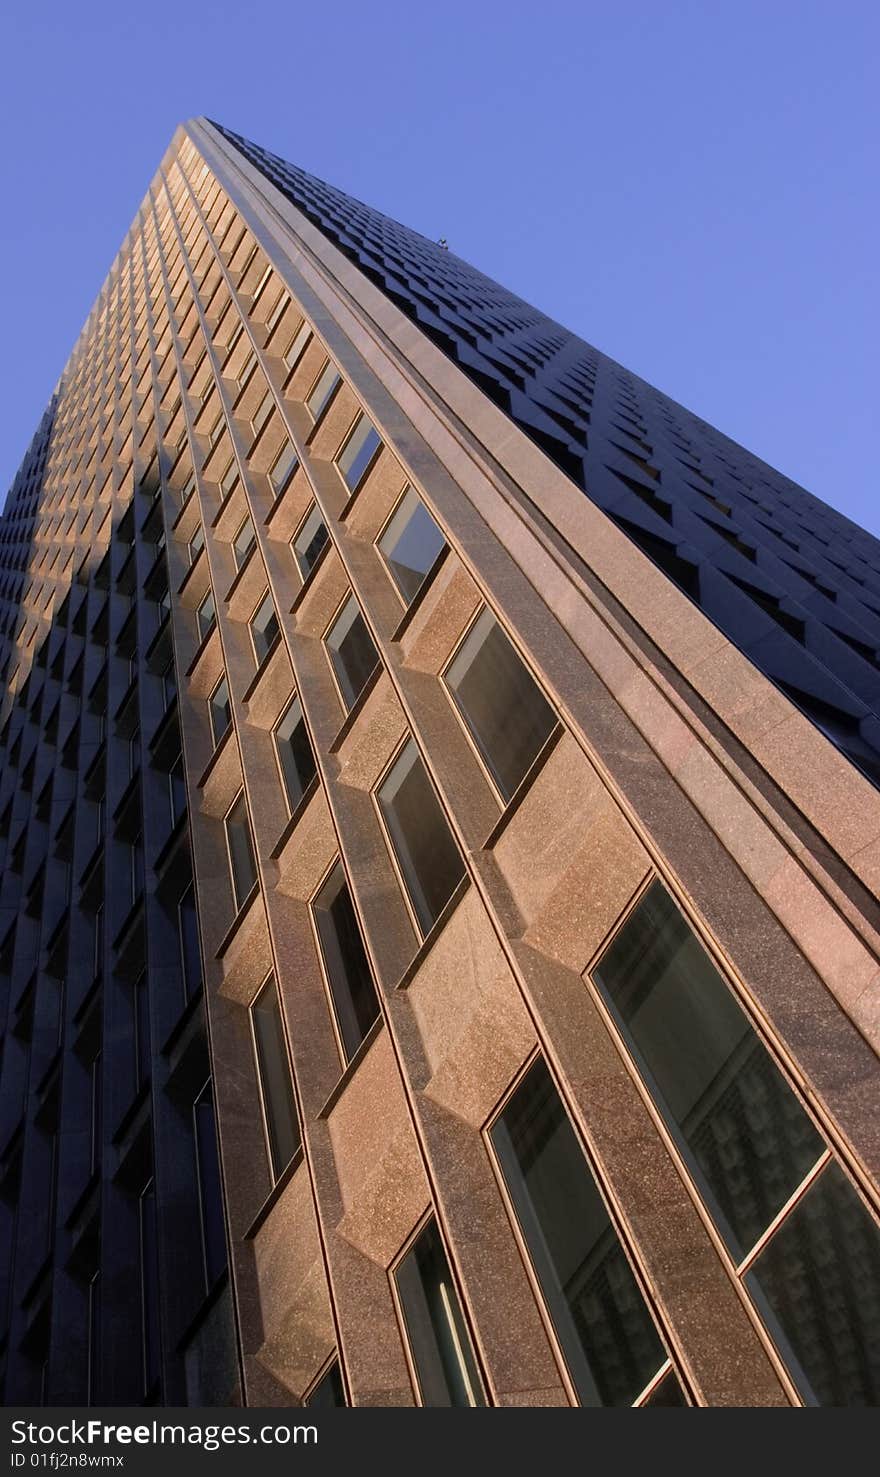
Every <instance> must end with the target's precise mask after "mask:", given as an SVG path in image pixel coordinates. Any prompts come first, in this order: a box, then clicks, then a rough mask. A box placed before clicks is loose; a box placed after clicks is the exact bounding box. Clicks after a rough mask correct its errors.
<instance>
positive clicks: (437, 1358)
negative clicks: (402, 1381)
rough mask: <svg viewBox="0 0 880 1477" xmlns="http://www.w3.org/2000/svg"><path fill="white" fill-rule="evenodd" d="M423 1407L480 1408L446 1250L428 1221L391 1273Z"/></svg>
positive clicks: (474, 1370)
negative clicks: (395, 1285) (454, 1406)
mask: <svg viewBox="0 0 880 1477" xmlns="http://www.w3.org/2000/svg"><path fill="white" fill-rule="evenodd" d="M394 1277H395V1281H396V1283H397V1290H398V1292H399V1294H400V1302H401V1306H402V1308H403V1316H404V1321H405V1323H406V1333H407V1338H408V1340H409V1347H410V1352H411V1353H412V1357H413V1363H414V1364H415V1367H416V1374H417V1376H418V1382H419V1393H420V1395H421V1400H422V1404H423V1405H428V1406H450V1405H466V1406H467V1405H470V1406H474V1405H485V1403H486V1402H485V1400H484V1399H483V1392H482V1389H481V1388H480V1379H479V1375H478V1374H477V1366H476V1362H475V1360H474V1355H473V1350H472V1348H471V1341H470V1338H469V1337H468V1331H467V1328H466V1327H465V1322H464V1318H463V1317H462V1312H461V1307H460V1304H459V1301H458V1293H457V1292H456V1289H455V1283H454V1282H453V1280H452V1274H451V1272H450V1270H449V1262H448V1261H447V1258H446V1248H445V1247H444V1245H443V1242H442V1240H441V1238H440V1232H439V1231H438V1229H437V1223H436V1221H435V1220H433V1219H432V1220H431V1221H430V1222H429V1223H428V1225H427V1226H426V1227H425V1229H424V1231H422V1233H421V1235H420V1236H419V1238H418V1240H417V1241H416V1242H415V1244H414V1246H413V1247H412V1248H411V1250H410V1251H408V1252H407V1254H406V1256H405V1257H404V1258H403V1260H402V1262H401V1263H400V1266H399V1267H398V1268H397V1271H396V1272H395V1274H394Z"/></svg>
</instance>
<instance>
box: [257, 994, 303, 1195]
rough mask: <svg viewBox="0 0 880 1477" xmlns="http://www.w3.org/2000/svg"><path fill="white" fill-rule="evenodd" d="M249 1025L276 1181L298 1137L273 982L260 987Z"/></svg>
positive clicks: (298, 1144)
mask: <svg viewBox="0 0 880 1477" xmlns="http://www.w3.org/2000/svg"><path fill="white" fill-rule="evenodd" d="M251 1022H252V1024H253V1028H254V1047H255V1050H256V1054H257V1071H258V1073H259V1078H260V1092H261V1094H262V1098H263V1110H264V1112H265V1115H266V1130H267V1133H268V1135H269V1154H270V1158H271V1161H272V1173H273V1175H274V1176H275V1178H276V1179H278V1177H279V1175H280V1174H282V1173H283V1172H284V1170H285V1169H286V1168H287V1166H288V1164H289V1163H290V1161H291V1159H292V1158H293V1156H294V1154H295V1153H296V1152H297V1150H298V1149H299V1146H300V1134H299V1119H298V1118H297V1114H296V1103H295V1101H294V1097H293V1086H292V1084H291V1080H290V1062H289V1060H288V1056H287V1045H286V1042H285V1040H284V1027H283V1025H282V1023H281V1006H280V1004H279V1001H278V990H277V988H276V986H275V981H274V979H271V980H269V982H268V984H266V985H264V987H263V989H262V990H261V991H260V993H259V995H258V996H257V998H256V1000H255V1001H254V1002H253V1004H252V1005H251Z"/></svg>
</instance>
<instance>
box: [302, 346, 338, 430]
mask: <svg viewBox="0 0 880 1477" xmlns="http://www.w3.org/2000/svg"><path fill="white" fill-rule="evenodd" d="M339 383H340V375H339V371H338V370H337V368H336V365H335V364H333V363H332V362H331V361H330V360H329V359H328V361H327V363H326V364H325V365H324V368H323V369H322V370H321V373H320V375H319V376H318V379H317V382H316V384H315V387H314V389H313V390H312V392H311V394H310V395H309V398H308V400H307V401H306V406H307V407H308V409H309V410H310V411H311V413H312V416H313V417H314V420H315V423H316V424H317V422H318V421H319V420H320V419H321V416H322V415H323V414H324V411H325V410H326V409H327V406H328V405H329V404H330V400H331V397H332V396H333V394H334V393H335V390H336V387H337V385H338V384H339Z"/></svg>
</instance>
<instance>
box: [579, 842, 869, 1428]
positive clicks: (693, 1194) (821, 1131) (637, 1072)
mask: <svg viewBox="0 0 880 1477" xmlns="http://www.w3.org/2000/svg"><path fill="white" fill-rule="evenodd" d="M658 882H659V883H660V884H661V886H662V887H663V888H664V889H665V891H666V892H667V893H668V895H669V897H670V899H671V900H672V903H673V905H674V907H675V908H676V909H677V911H678V912H679V913H680V914H681V916H682V918H683V919H684V921H685V923H686V925H687V927H688V928H689V929H690V931H691V933H692V934H693V935H694V937H695V939H696V940H697V943H698V944H699V945H700V947H701V948H702V949H703V950H704V952H705V953H706V955H707V957H708V959H709V961H710V963H711V964H712V966H713V968H714V969H715V970H716V972H717V974H718V975H719V977H720V979H721V981H722V983H723V985H724V986H725V987H726V988H727V989H728V991H729V992H730V994H731V995H732V996H733V999H734V1001H735V1002H736V1004H737V1005H738V1006H739V1008H740V1010H741V1011H742V1012H743V1015H744V1016H745V1019H746V1021H747V1023H748V1025H749V1026H750V1027H751V1029H752V1031H753V1032H754V1034H755V1036H756V1037H757V1039H758V1041H759V1042H760V1044H761V1045H762V1046H763V1048H764V1050H765V1051H766V1052H767V1053H768V1055H769V1057H770V1060H771V1062H772V1063H773V1065H774V1066H775V1067H776V1069H777V1070H778V1071H779V1073H780V1075H781V1076H782V1079H783V1081H784V1082H785V1084H786V1086H787V1087H788V1088H789V1090H790V1091H791V1092H792V1093H793V1095H794V1098H795V1100H796V1102H797V1104H798V1106H799V1107H800V1109H801V1111H802V1112H803V1113H804V1114H805V1116H806V1117H807V1119H808V1121H809V1122H810V1123H811V1124H812V1126H813V1128H814V1129H815V1130H816V1132H817V1134H818V1135H819V1136H820V1137H821V1139H822V1140H823V1141H824V1144H825V1149H824V1151H823V1152H822V1153H821V1154H820V1155H819V1157H818V1158H817V1160H816V1162H815V1163H814V1164H813V1165H812V1167H811V1168H810V1169H809V1170H808V1171H807V1172H806V1173H805V1175H804V1176H803V1177H802V1179H801V1180H800V1181H799V1183H798V1184H797V1186H796V1187H795V1189H794V1191H793V1192H792V1194H791V1195H789V1196H788V1198H787V1199H786V1200H785V1201H784V1203H783V1204H782V1205H781V1206H780V1208H779V1210H778V1211H777V1213H776V1214H775V1215H774V1216H773V1218H772V1219H771V1220H770V1222H769V1223H768V1225H767V1226H766V1227H765V1229H764V1231H763V1232H762V1234H761V1235H760V1236H759V1237H758V1239H757V1241H756V1242H755V1243H754V1245H753V1246H751V1247H750V1248H749V1249H748V1250H747V1251H746V1253H745V1255H744V1256H743V1258H742V1259H741V1260H740V1261H737V1260H736V1258H735V1256H734V1254H733V1252H732V1251H731V1249H730V1247H729V1246H728V1244H727V1241H726V1239H725V1237H724V1235H723V1232H722V1229H721V1227H720V1225H719V1223H718V1220H717V1219H716V1216H715V1215H714V1214H713V1212H712V1210H711V1208H710V1205H709V1203H708V1201H707V1199H706V1198H705V1196H704V1194H703V1192H702V1191H701V1189H700V1183H699V1179H698V1178H697V1177H696V1176H695V1174H694V1170H693V1166H692V1164H691V1160H690V1155H689V1152H688V1150H687V1148H686V1146H684V1145H683V1144H682V1142H680V1140H679V1137H678V1135H677V1134H676V1133H675V1132H674V1131H673V1129H672V1128H671V1127H670V1125H669V1123H668V1121H667V1118H666V1115H665V1113H664V1112H663V1110H662V1109H661V1107H660V1106H659V1104H658V1102H657V1100H656V1099H655V1097H654V1094H653V1092H652V1091H651V1088H650V1085H649V1083H648V1081H647V1079H646V1077H645V1075H644V1072H643V1070H642V1068H641V1066H640V1064H639V1061H638V1059H637V1057H636V1056H635V1054H634V1053H633V1050H632V1048H631V1047H630V1045H629V1042H628V1040H627V1036H626V1032H625V1030H624V1028H623V1027H622V1026H621V1023H620V1021H619V1020H618V1018H617V1015H616V1013H615V1012H614V1010H613V1009H612V1008H611V1007H610V1005H609V1004H608V1001H607V999H606V997H605V993H604V991H603V989H602V987H601V986H600V985H599V984H598V982H597V981H596V980H595V978H594V974H595V971H596V970H597V968H598V967H599V965H600V963H601V960H602V958H603V956H604V955H605V954H606V953H607V952H608V950H609V949H610V948H611V947H612V945H613V944H614V943H615V942H616V940H617V938H618V937H619V935H620V933H621V931H622V930H623V928H624V927H625V926H626V924H627V923H628V922H629V920H630V918H631V917H632V915H633V914H634V913H635V911H636V909H637V908H638V907H639V905H640V903H641V902H642V901H643V900H644V898H645V897H646V895H647V893H648V892H649V891H650V889H651V887H652V886H653V885H654V884H655V883H658ZM581 978H582V980H583V983H584V986H585V987H586V989H587V992H588V995H589V998H590V999H591V1000H592V1001H593V1003H594V1004H595V1005H596V1007H597V1009H598V1011H599V1014H600V1018H601V1019H602V1021H603V1022H604V1024H605V1026H606V1028H607V1030H608V1031H609V1033H610V1035H611V1040H612V1042H613V1044H614V1047H615V1049H616V1051H617V1053H618V1055H619V1056H620V1058H621V1060H622V1062H623V1065H624V1068H625V1070H626V1072H627V1075H628V1077H629V1079H630V1081H631V1082H632V1083H633V1084H634V1086H635V1089H636V1091H637V1092H638V1094H639V1097H640V1098H641V1100H642V1102H643V1104H644V1106H645V1108H646V1109H647V1111H648V1114H649V1116H650V1118H651V1121H652V1123H653V1125H654V1128H655V1130H656V1132H657V1134H658V1135H659V1138H660V1140H661V1142H662V1144H663V1147H664V1148H665V1149H666V1152H667V1153H668V1154H669V1156H670V1158H671V1160H672V1163H673V1165H674V1166H675V1169H676V1171H677V1173H678V1175H679V1177H680V1179H681V1181H682V1184H683V1186H684V1189H685V1193H686V1194H687V1196H688V1199H689V1201H690V1202H691V1204H692V1205H693V1207H694V1209H695V1211H696V1213H697V1215H698V1216H699V1218H700V1221H701V1222H702V1224H703V1226H704V1228H705V1230H706V1232H707V1233H708V1235H709V1237H710V1240H711V1241H712V1244H713V1246H714V1248H715V1251H716V1253H717V1255H718V1257H719V1259H720V1261H721V1263H722V1265H723V1267H724V1269H725V1271H726V1273H727V1275H728V1277H729V1278H730V1280H731V1282H732V1283H733V1286H734V1288H735V1290H736V1292H737V1294H738V1295H739V1297H740V1299H741V1300H742V1302H743V1305H744V1307H745V1309H746V1312H747V1315H748V1316H749V1319H750V1321H751V1323H752V1325H753V1327H754V1328H755V1330H756V1332H757V1334H758V1338H759V1339H760V1342H761V1344H762V1346H763V1348H764V1351H765V1353H766V1354H767V1356H768V1358H769V1360H770V1362H771V1364H772V1366H773V1369H774V1372H775V1374H776V1376H777V1378H778V1379H779V1380H780V1382H781V1383H782V1385H783V1387H784V1389H785V1391H786V1393H787V1394H788V1396H789V1398H790V1399H791V1400H792V1402H793V1404H794V1405H796V1406H799V1407H804V1406H806V1405H807V1401H806V1399H805V1397H804V1394H803V1391H802V1390H801V1389H800V1388H799V1387H798V1385H797V1383H796V1381H795V1378H794V1376H793V1375H792V1373H791V1372H790V1369H789V1362H790V1361H789V1362H787V1361H786V1359H785V1356H784V1354H783V1353H782V1350H781V1348H780V1346H779V1345H778V1344H777V1341H776V1339H775V1338H774V1336H773V1334H772V1332H771V1330H770V1328H769V1327H768V1324H767V1319H766V1316H765V1314H764V1313H763V1312H762V1310H761V1308H760V1306H759V1303H758V1300H757V1299H756V1298H755V1296H754V1295H753V1293H752V1292H751V1291H750V1290H749V1288H748V1286H747V1285H746V1278H747V1277H748V1275H749V1272H750V1271H751V1270H752V1269H753V1267H754V1266H755V1264H756V1263H757V1261H758V1259H759V1258H760V1256H761V1253H762V1252H763V1250H764V1249H765V1248H766V1247H767V1246H768V1245H769V1243H770V1241H772V1239H773V1237H774V1236H775V1234H776V1232H777V1231H778V1230H779V1229H781V1227H782V1225H783V1224H784V1222H785V1221H787V1220H788V1219H789V1218H790V1217H791V1216H792V1215H793V1214H794V1212H795V1210H796V1208H797V1206H798V1205H799V1204H800V1202H801V1201H802V1200H803V1199H804V1198H805V1196H806V1195H807V1194H808V1193H809V1191H810V1189H811V1188H812V1186H813V1185H814V1184H815V1183H816V1181H817V1180H818V1179H819V1178H820V1177H821V1175H823V1174H824V1173H825V1171H826V1170H827V1168H828V1167H829V1165H830V1164H837V1165H838V1166H839V1168H840V1169H841V1170H842V1172H843V1174H844V1175H845V1177H846V1179H847V1180H848V1181H849V1183H850V1185H851V1186H852V1188H853V1190H854V1192H855V1194H856V1195H857V1197H858V1198H859V1200H860V1201H861V1202H862V1204H863V1205H864V1206H865V1208H866V1209H867V1211H868V1213H869V1214H870V1215H871V1216H872V1217H873V1218H874V1220H875V1221H877V1220H880V1212H878V1209H877V1207H876V1206H875V1205H874V1203H873V1202H872V1200H871V1197H870V1195H869V1194H868V1193H867V1191H866V1187H865V1186H864V1185H863V1183H862V1181H861V1179H860V1178H859V1175H858V1173H857V1171H856V1169H855V1166H854V1165H853V1163H852V1162H851V1159H850V1157H849V1155H848V1154H847V1153H846V1150H845V1148H844V1146H843V1145H842V1144H841V1142H840V1140H839V1137H838V1135H836V1134H835V1133H834V1132H833V1130H832V1129H831V1127H830V1125H828V1124H826V1123H825V1121H824V1119H823V1117H822V1115H821V1114H820V1112H819V1111H818V1110H817V1108H816V1107H815V1105H814V1103H813V1101H812V1097H808V1096H807V1095H806V1093H805V1092H804V1090H803V1088H802V1086H801V1084H800V1081H799V1074H798V1069H797V1065H796V1063H795V1062H794V1061H793V1060H791V1059H790V1058H789V1055H788V1053H787V1051H786V1049H785V1046H784V1044H783V1043H782V1042H781V1041H779V1040H778V1039H777V1038H776V1036H775V1034H774V1033H773V1032H772V1031H771V1029H770V1028H769V1024H768V1022H767V1021H765V1020H764V1019H763V1018H762V1016H761V1015H759V1013H758V1010H757V1008H756V1005H755V1003H753V1002H752V1001H751V1000H750V999H749V996H748V991H747V988H746V986H745V984H744V983H743V981H742V980H741V979H740V976H739V973H738V971H737V970H736V968H735V967H734V965H733V963H732V961H731V960H729V959H728V958H726V957H725V955H724V954H723V953H722V950H721V948H720V946H719V944H718V943H717V942H716V940H715V939H714V938H713V936H712V934H711V932H710V931H709V929H708V928H707V927H706V926H705V924H704V923H703V922H702V920H701V919H700V918H699V916H698V915H697V914H696V913H695V912H694V911H693V910H692V909H691V908H690V907H689V906H688V905H687V903H686V901H685V899H684V898H683V897H682V896H681V895H680V894H679V891H678V889H677V888H676V886H675V884H674V883H673V882H672V880H671V878H670V877H668V876H667V875H666V873H665V872H662V871H661V870H660V869H659V868H658V867H656V865H655V866H653V867H652V868H651V870H650V871H649V872H648V874H647V876H646V877H644V878H643V879H642V881H641V882H640V884H639V886H638V887H637V888H636V889H635V891H634V892H633V894H632V896H631V897H630V898H629V900H628V902H627V905H626V907H625V908H624V909H623V910H622V912H621V913H620V915H619V916H618V918H617V919H616V921H615V923H614V924H613V926H612V928H611V930H610V931H609V932H608V934H607V935H606V936H605V938H604V939H603V940H602V942H601V944H600V946H599V947H598V948H597V950H596V951H595V953H594V955H593V957H592V958H591V959H590V960H589V962H588V963H587V965H586V967H585V968H584V970H583V971H582V975H581ZM780 1328H781V1323H780ZM783 1331H784V1330H783ZM792 1352H794V1351H792ZM795 1357H796V1356H795Z"/></svg>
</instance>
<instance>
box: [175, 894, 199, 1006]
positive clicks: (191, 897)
mask: <svg viewBox="0 0 880 1477" xmlns="http://www.w3.org/2000/svg"><path fill="white" fill-rule="evenodd" d="M177 928H178V937H179V942H180V970H181V974H182V976H183V993H184V996H185V998H186V999H187V1000H191V999H192V997H193V995H194V994H195V993H196V991H197V990H200V989H201V987H202V951H201V947H200V945H199V920H198V916H197V914H196V899H195V891H194V889H193V885H192V883H190V884H189V886H188V887H187V889H186V891H185V892H184V893H183V895H182V896H181V898H180V901H179V902H178V904H177Z"/></svg>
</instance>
